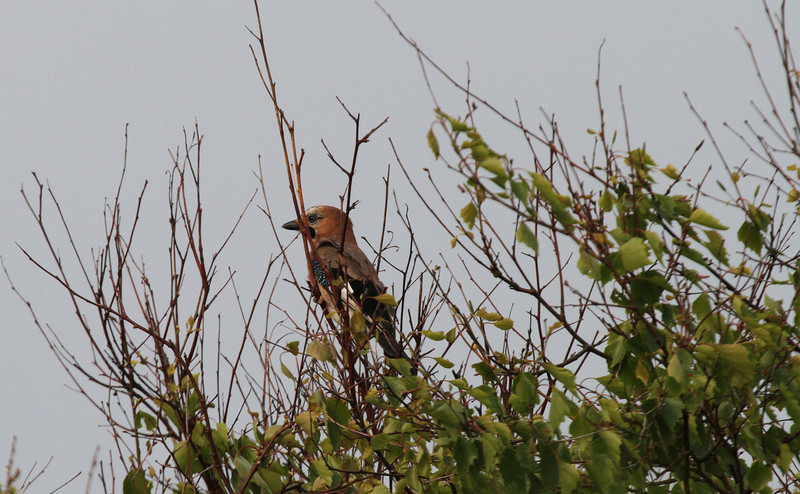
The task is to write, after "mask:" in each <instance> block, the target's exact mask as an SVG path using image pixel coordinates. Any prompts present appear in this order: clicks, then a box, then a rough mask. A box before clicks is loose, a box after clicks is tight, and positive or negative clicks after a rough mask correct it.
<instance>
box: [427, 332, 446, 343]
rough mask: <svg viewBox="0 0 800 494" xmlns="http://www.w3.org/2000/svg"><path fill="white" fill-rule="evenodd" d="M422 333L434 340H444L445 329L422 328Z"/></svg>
mask: <svg viewBox="0 0 800 494" xmlns="http://www.w3.org/2000/svg"><path fill="white" fill-rule="evenodd" d="M422 334H423V335H424V336H425V337H426V338H429V339H431V340H433V341H442V340H443V339H444V338H445V334H444V331H431V330H429V329H424V330H422Z"/></svg>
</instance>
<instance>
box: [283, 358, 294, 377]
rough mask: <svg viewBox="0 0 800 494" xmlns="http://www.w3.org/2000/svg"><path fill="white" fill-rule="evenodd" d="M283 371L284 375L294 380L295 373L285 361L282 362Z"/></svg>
mask: <svg viewBox="0 0 800 494" xmlns="http://www.w3.org/2000/svg"><path fill="white" fill-rule="evenodd" d="M281 373H282V374H283V375H284V376H286V377H288V378H289V379H291V380H292V381H294V374H292V371H290V370H289V368H288V367H286V364H284V363H283V362H281Z"/></svg>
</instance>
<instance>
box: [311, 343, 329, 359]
mask: <svg viewBox="0 0 800 494" xmlns="http://www.w3.org/2000/svg"><path fill="white" fill-rule="evenodd" d="M308 354H309V355H310V356H311V358H313V359H315V360H320V361H322V362H332V361H333V356H334V354H333V348H331V345H330V344H329V343H328V342H325V341H320V340H312V341H311V343H309V345H308Z"/></svg>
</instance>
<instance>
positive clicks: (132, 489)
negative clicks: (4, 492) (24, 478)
mask: <svg viewBox="0 0 800 494" xmlns="http://www.w3.org/2000/svg"><path fill="white" fill-rule="evenodd" d="M9 487H10V486H9ZM151 488H152V483H151V482H148V481H147V478H146V477H145V475H144V471H142V470H140V469H138V468H135V469H133V470H131V471H129V472H128V474H127V475H125V479H124V480H123V481H122V494H148V493H150V492H152V490H151ZM11 489H13V487H12V488H11ZM8 492H15V491H13V490H9V491H8Z"/></svg>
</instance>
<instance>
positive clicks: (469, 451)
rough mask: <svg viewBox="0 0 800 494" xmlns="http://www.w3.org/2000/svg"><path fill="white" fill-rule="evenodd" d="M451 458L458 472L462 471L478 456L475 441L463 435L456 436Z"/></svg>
mask: <svg viewBox="0 0 800 494" xmlns="http://www.w3.org/2000/svg"><path fill="white" fill-rule="evenodd" d="M453 458H455V460H456V466H457V467H458V471H459V472H460V473H464V472H466V471H467V469H468V468H469V467H470V466H471V465H472V462H474V461H475V459H476V458H478V448H477V447H475V443H473V442H472V441H471V440H469V439H468V438H466V437H464V436H458V439H456V444H455V447H454V448H453Z"/></svg>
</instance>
